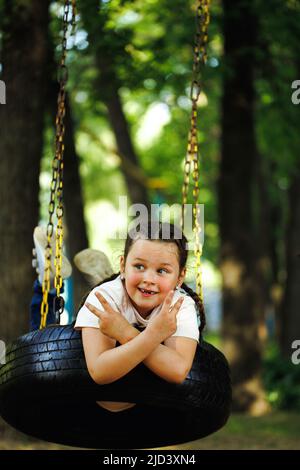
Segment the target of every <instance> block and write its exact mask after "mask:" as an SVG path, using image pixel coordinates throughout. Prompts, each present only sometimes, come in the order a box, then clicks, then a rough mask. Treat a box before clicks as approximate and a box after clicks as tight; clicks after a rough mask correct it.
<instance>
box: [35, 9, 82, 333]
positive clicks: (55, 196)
mask: <svg viewBox="0 0 300 470" xmlns="http://www.w3.org/2000/svg"><path fill="white" fill-rule="evenodd" d="M70 7H71V5H70V0H64V15H63V38H62V53H61V59H60V65H59V77H58V82H59V93H58V106H57V114H56V120H55V125H56V133H55V154H54V157H53V161H52V180H51V185H50V202H49V207H48V212H49V221H48V225H47V245H46V250H45V271H44V278H43V284H42V289H43V300H42V304H41V323H40V329H42V328H45V326H46V324H47V315H48V311H49V306H48V294H49V291H50V266H51V257H52V255H53V253H52V247H51V240H52V236H53V229H54V225H53V214H54V209H55V203H56V217H57V226H56V231H55V238H56V246H55V261H54V265H55V278H54V287H55V288H56V296H57V297H59V296H60V290H61V287H62V277H61V265H62V246H63V213H64V210H63V168H64V162H63V154H64V143H63V141H64V135H65V125H64V118H65V114H66V106H65V101H66V91H65V88H66V83H67V80H68V70H67V66H66V51H67V30H68V25H69V19H68V18H69V12H70ZM75 15H76V4H75V0H72V20H71V23H72V26H73V28H74V24H75ZM56 200H57V202H56Z"/></svg>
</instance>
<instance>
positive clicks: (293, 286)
mask: <svg viewBox="0 0 300 470" xmlns="http://www.w3.org/2000/svg"><path fill="white" fill-rule="evenodd" d="M289 202H290V204H289V213H290V215H289V221H288V224H287V235H286V271H287V278H286V285H285V291H284V296H283V302H282V308H281V319H280V323H281V324H280V349H281V352H282V354H283V355H284V356H285V357H286V358H288V359H290V357H291V353H292V351H293V350H292V343H293V341H294V340H295V339H298V340H299V339H300V315H299V305H300V169H298V174H297V175H296V176H295V177H294V179H293V182H292V185H291V188H290V191H289Z"/></svg>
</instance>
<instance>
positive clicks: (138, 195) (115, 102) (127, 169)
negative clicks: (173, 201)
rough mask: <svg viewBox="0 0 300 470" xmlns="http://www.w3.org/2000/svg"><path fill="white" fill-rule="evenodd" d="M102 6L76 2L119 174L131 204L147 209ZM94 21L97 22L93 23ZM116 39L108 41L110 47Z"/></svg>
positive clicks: (93, 0) (90, 0) (91, 0)
mask: <svg viewBox="0 0 300 470" xmlns="http://www.w3.org/2000/svg"><path fill="white" fill-rule="evenodd" d="M99 8H101V2H99V1H98V0H85V1H84V2H81V1H79V9H80V12H81V14H82V20H83V24H84V27H85V29H86V31H87V32H88V35H89V42H90V44H91V50H92V51H93V53H94V55H95V62H96V66H97V68H98V74H99V75H98V77H97V78H96V80H95V85H96V86H95V96H97V97H98V99H99V100H100V101H102V102H103V103H104V104H105V105H106V107H107V112H108V118H109V121H110V124H111V127H112V130H113V132H114V135H115V139H116V143H117V147H118V153H119V155H120V158H121V162H122V171H123V175H124V179H125V182H126V185H127V190H128V194H129V197H130V199H131V203H132V204H145V205H146V207H148V208H150V202H149V198H148V193H147V188H146V186H145V185H144V184H143V182H142V181H141V180H140V179H139V178H135V177H134V176H133V175H132V168H136V169H137V173H139V172H140V171H141V165H140V162H139V159H138V156H137V154H136V152H135V149H134V146H133V143H132V139H131V135H130V130H129V124H128V122H127V119H126V116H125V113H124V110H123V106H122V101H121V97H120V92H119V89H120V86H121V83H120V82H119V79H118V77H117V72H116V66H115V62H114V50H111V48H112V46H109V42H108V41H105V34H106V32H105V28H104V22H105V18H104V16H103V15H102V16H100V15H99ZM95 17H97V21H95ZM114 40H115V38H114V37H113V36H112V37H111V41H110V42H111V43H113V42H114Z"/></svg>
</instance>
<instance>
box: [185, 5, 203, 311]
mask: <svg viewBox="0 0 300 470" xmlns="http://www.w3.org/2000/svg"><path fill="white" fill-rule="evenodd" d="M209 6H210V0H198V2H197V11H196V33H195V38H194V48H193V50H194V56H193V75H192V84H191V91H190V99H191V102H192V110H191V121H190V131H189V136H188V146H187V153H186V157H185V163H184V179H183V185H182V213H181V228H182V230H184V217H185V204H187V199H188V191H189V182H190V174H191V173H192V179H193V199H194V204H193V220H194V227H193V232H194V236H195V249H194V253H195V257H196V266H195V270H196V293H197V295H198V296H199V298H200V300H201V301H202V302H203V292H202V280H201V277H202V276H201V271H202V270H201V255H202V245H201V242H200V233H201V227H200V225H199V215H200V214H199V212H200V211H199V145H198V136H197V119H198V100H199V96H200V93H201V80H200V79H201V66H202V65H205V64H206V61H207V52H206V46H207V41H208V25H209V20H210V15H209Z"/></svg>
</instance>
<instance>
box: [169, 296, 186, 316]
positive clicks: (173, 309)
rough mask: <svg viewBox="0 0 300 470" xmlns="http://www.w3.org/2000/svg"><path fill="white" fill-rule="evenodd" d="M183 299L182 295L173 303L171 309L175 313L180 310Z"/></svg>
mask: <svg viewBox="0 0 300 470" xmlns="http://www.w3.org/2000/svg"><path fill="white" fill-rule="evenodd" d="M183 301H184V297H180V298H179V299H178V300H177V301H176V302H175V304H174V305H173V307H172V309H171V311H172V312H175V313H176V314H177V313H178V312H179V310H180V307H181V305H182V304H183Z"/></svg>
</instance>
